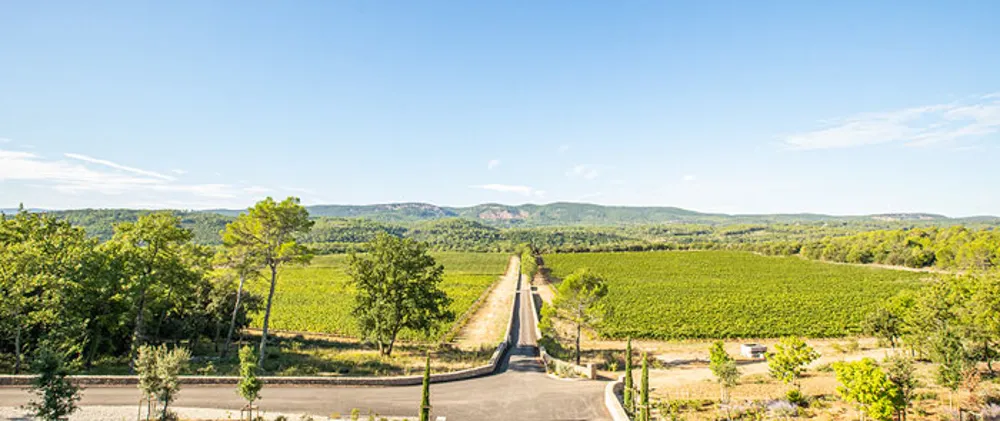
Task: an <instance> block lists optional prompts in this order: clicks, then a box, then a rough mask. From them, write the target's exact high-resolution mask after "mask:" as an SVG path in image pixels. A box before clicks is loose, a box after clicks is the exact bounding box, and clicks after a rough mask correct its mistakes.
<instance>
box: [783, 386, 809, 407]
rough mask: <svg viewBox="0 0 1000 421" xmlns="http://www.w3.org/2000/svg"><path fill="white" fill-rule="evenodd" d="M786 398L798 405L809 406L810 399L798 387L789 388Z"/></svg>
mask: <svg viewBox="0 0 1000 421" xmlns="http://www.w3.org/2000/svg"><path fill="white" fill-rule="evenodd" d="M785 399H787V400H788V402H790V403H792V404H795V405H797V406H801V407H805V406H809V400H808V399H807V398H806V396H805V395H803V394H802V392H800V391H799V390H798V389H792V390H789V391H788V393H786V394H785Z"/></svg>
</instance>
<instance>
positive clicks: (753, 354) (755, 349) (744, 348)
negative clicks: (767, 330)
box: [740, 344, 767, 360]
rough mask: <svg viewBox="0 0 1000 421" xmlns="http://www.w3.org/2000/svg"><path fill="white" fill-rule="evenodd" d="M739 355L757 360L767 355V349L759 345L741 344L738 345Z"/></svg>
mask: <svg viewBox="0 0 1000 421" xmlns="http://www.w3.org/2000/svg"><path fill="white" fill-rule="evenodd" d="M740 355H742V356H744V357H746V358H753V359H755V360H758V359H761V358H764V356H765V355H767V347H766V346H764V345H760V344H743V345H740Z"/></svg>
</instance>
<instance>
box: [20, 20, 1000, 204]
mask: <svg viewBox="0 0 1000 421" xmlns="http://www.w3.org/2000/svg"><path fill="white" fill-rule="evenodd" d="M997 16H1000V2H994V1H979V2H976V1H960V2H943V1H941V2H921V1H905V2H904V1H899V2H889V1H885V2H870V1H842V2H827V4H820V2H799V1H788V2H767V1H764V2H737V1H724V2H711V1H705V2H661V1H631V2H613V1H593V2H591V1H541V2H539V1H496V2H487V1H484V2H478V1H477V2H459V1H440V2H437V1H434V2H424V1H413V2H399V1H356V2H355V1H316V2H305V1H300V2H266V1H239V2H236V1H233V2H224V1H214V2H203V1H176V2H155V3H154V2H138V1H121V2H109V1H96V2H71V1H65V2H60V1H39V2H2V3H0V58H2V59H0V138H2V139H0V207H13V206H16V205H17V204H18V203H21V202H23V203H24V204H25V205H26V206H28V207H41V208H80V207H105V208H106V207H144V208H161V207H170V208H212V207H230V208H242V207H246V206H248V205H250V204H252V202H254V201H255V200H257V199H259V198H262V197H263V196H266V195H272V196H277V197H283V196H287V195H295V196H299V197H301V198H302V199H303V202H305V203H309V204H319V203H338V204H365V203H381V202H398V201H421V202H431V203H435V204H441V205H469V204H475V203H482V202H500V203H508V204H518V203H525V202H533V203H547V202H553V201H585V202H594V203H603V204H622V205H668V206H679V207H684V208H689V209H694V210H700V211H712V212H728V213H758V212H822V213H835V214H860V213H876V212H892V211H925V212H938V213H944V214H947V215H953V216H962V215H975V214H994V215H998V214H1000V194H998V190H997V186H998V185H1000V165H997V163H998V162H1000V26H998V25H996V17H997Z"/></svg>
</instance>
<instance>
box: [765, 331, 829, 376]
mask: <svg viewBox="0 0 1000 421" xmlns="http://www.w3.org/2000/svg"><path fill="white" fill-rule="evenodd" d="M817 358H819V353H817V352H816V351H815V350H814V349H813V348H812V347H811V346H809V345H808V344H806V343H805V342H804V341H803V340H802V339H801V338H798V337H785V338H782V339H781V341H780V342H778V343H777V344H775V345H774V352H770V353H768V354H767V367H768V370H769V371H770V373H771V377H774V378H776V379H778V380H781V381H782V382H784V383H785V384H788V383H794V382H795V381H796V380H798V378H799V377H800V376H801V375H802V370H803V369H805V366H806V365H808V364H809V363H811V362H813V361H815V360H816V359H817ZM796 386H797V385H796Z"/></svg>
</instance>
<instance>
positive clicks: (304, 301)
mask: <svg viewBox="0 0 1000 421" xmlns="http://www.w3.org/2000/svg"><path fill="white" fill-rule="evenodd" d="M433 256H434V258H435V259H436V260H437V261H438V263H440V264H442V265H444V270H445V275H444V281H443V282H442V288H443V289H444V290H445V292H447V294H448V296H449V297H451V298H452V300H453V303H452V305H451V309H452V311H454V312H455V317H456V319H457V318H458V317H459V316H460V315H462V314H463V313H464V312H465V311H466V310H468V308H469V306H471V305H472V303H473V302H474V301H475V300H476V298H478V297H479V296H480V295H481V294H482V293H483V291H484V290H486V288H487V287H489V286H490V284H492V283H493V282H494V281H495V280H496V278H497V276H499V275H501V274H503V271H504V269H506V267H507V259H508V256H507V255H505V254H500V253H434V254H433ZM346 260H347V256H346V255H326V256H317V257H316V258H314V259H313V261H312V263H311V264H310V265H308V266H304V267H294V266H289V267H286V268H283V269H281V271H280V272H279V273H278V283H277V289H276V291H275V294H274V305H273V308H272V310H271V323H270V325H271V326H270V327H271V329H276V330H292V331H303V332H318V333H333V334H338V335H345V336H359V332H358V329H357V325H356V323H355V321H354V319H353V318H352V317H351V315H350V313H351V308H352V307H353V306H354V289H353V287H352V286H351V285H350V282H349V279H348V277H347V274H346V273H345V272H344V266H345V263H346ZM268 281H269V279H264V278H261V279H259V280H256V281H254V282H252V283H251V284H250V286H249V289H250V290H251V291H254V292H255V293H257V294H260V295H261V296H262V297H264V298H265V299H266V297H267V292H268V291H267V289H268ZM263 320H264V316H263V312H261V313H260V314H258V315H257V316H256V317H254V323H253V326H254V327H260V326H261V324H262V323H263ZM448 327H449V326H448V325H446V326H442V327H441V329H440V333H443V332H446V331H447V330H448ZM402 336H403V337H404V338H405V339H430V338H423V337H420V336H419V335H416V334H415V333H413V332H404V333H403V335H402Z"/></svg>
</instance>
